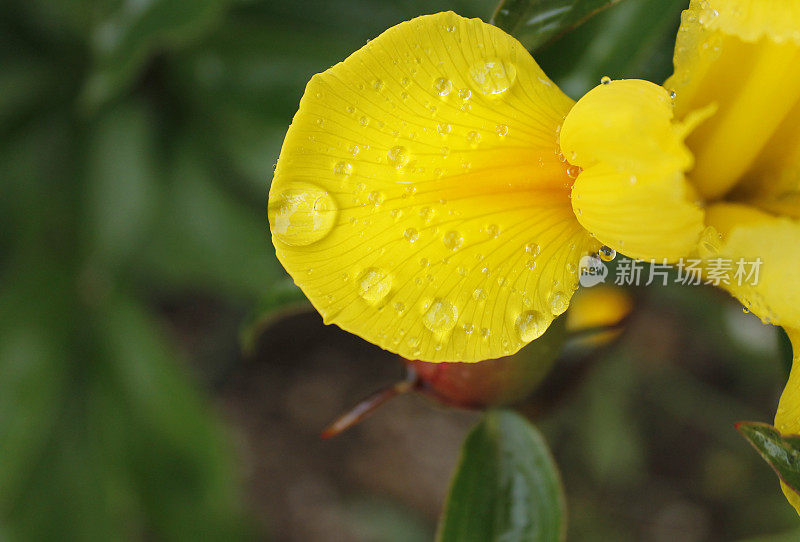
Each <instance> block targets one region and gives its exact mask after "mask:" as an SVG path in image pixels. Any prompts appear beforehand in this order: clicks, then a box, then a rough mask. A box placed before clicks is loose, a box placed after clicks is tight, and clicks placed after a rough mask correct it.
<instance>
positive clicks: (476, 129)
mask: <svg viewBox="0 0 800 542" xmlns="http://www.w3.org/2000/svg"><path fill="white" fill-rule="evenodd" d="M572 104H573V102H572V101H571V100H570V99H569V98H568V97H566V96H565V95H564V94H563V93H561V91H560V90H558V88H557V87H555V85H553V83H552V82H550V80H548V79H547V78H546V77H545V75H544V74H543V73H542V71H541V69H539V67H538V66H537V65H536V63H535V62H534V60H533V58H532V57H531V56H530V55H529V54H528V52H527V51H526V50H525V49H524V48H523V47H522V45H520V44H519V43H518V42H517V41H516V40H514V39H513V38H511V37H510V36H508V35H506V34H505V33H503V32H502V31H500V30H499V29H497V28H495V27H493V26H490V25H487V24H485V23H483V22H481V21H479V20H477V19H475V20H468V19H464V18H462V17H459V16H457V15H455V14H453V13H441V14H437V15H430V16H424V17H420V18H417V19H414V20H412V21H409V22H405V23H402V24H400V25H398V26H396V27H394V28H391V29H389V30H388V31H386V32H385V33H383V34H382V35H381V36H379V37H378V38H377V39H375V40H372V41H371V42H370V43H369V44H367V45H366V46H365V47H364V48H362V49H361V50H359V51H357V52H356V53H354V54H353V55H351V56H350V57H349V58H348V59H347V60H345V61H344V62H342V63H340V64H337V65H336V66H334V67H333V68H331V69H329V70H328V71H326V72H325V73H323V74H319V75H317V76H315V77H314V78H313V79H312V80H311V82H310V83H309V85H308V87H307V89H306V92H305V95H304V96H303V99H302V101H301V104H300V110H299V111H298V113H297V115H296V116H295V118H294V121H293V123H292V126H291V128H290V129H289V132H288V133H287V136H286V140H285V142H284V145H283V149H282V151H281V156H280V159H279V161H278V166H277V169H276V172H275V178H274V180H273V184H272V187H271V189H270V198H269V219H270V226H271V229H272V234H273V243H274V244H275V248H276V252H277V254H278V258H279V259H280V261H281V262H282V263H283V265H284V267H285V268H286V269H287V270H288V271H289V273H290V274H291V275H292V277H293V278H294V280H295V282H296V283H297V284H298V285H299V286H300V287H301V288H302V289H303V291H304V292H305V293H306V295H307V296H308V298H309V299H310V300H311V302H312V303H313V304H314V306H315V307H316V308H317V309H318V310H319V311H320V313H321V314H322V315H323V317H324V318H325V320H326V322H330V323H335V324H337V325H339V326H340V327H342V328H343V329H345V330H347V331H350V332H352V333H355V334H357V335H359V336H361V337H363V338H364V339H366V340H368V341H370V342H373V343H375V344H378V345H379V346H381V347H383V348H386V349H388V350H391V351H393V352H396V353H398V354H400V355H402V356H404V357H406V358H409V359H419V360H424V361H479V360H483V359H489V358H496V357H500V356H504V355H508V354H511V353H513V352H515V351H517V350H518V349H519V348H520V347H521V346H522V345H524V344H525V343H527V342H529V341H531V340H533V339H535V338H537V337H538V336H539V335H540V334H541V333H543V332H544V330H545V329H546V328H547V326H548V325H549V324H550V322H551V321H552V320H553V318H554V317H555V316H556V315H558V314H561V313H562V312H564V310H566V308H567V304H568V303H569V299H570V297H571V296H572V292H573V291H574V289H575V287H576V285H577V280H578V275H577V269H576V267H577V264H578V261H579V259H580V257H581V256H582V255H583V254H585V253H587V252H589V251H591V250H595V249H596V248H597V247H598V246H599V245H598V244H597V242H596V241H594V240H593V239H591V238H590V236H589V235H588V233H587V232H586V231H585V230H583V229H582V228H581V227H580V225H579V224H578V222H577V221H576V220H575V216H574V214H573V212H572V209H571V206H570V201H569V189H570V187H571V185H572V182H573V179H572V178H571V177H570V176H569V173H570V167H569V164H567V163H565V161H564V160H563V157H562V156H561V155H560V153H559V148H558V141H557V139H558V126H559V125H560V124H561V123H562V121H563V119H564V116H565V115H566V113H567V112H568V111H569V109H570V107H571V106H572Z"/></svg>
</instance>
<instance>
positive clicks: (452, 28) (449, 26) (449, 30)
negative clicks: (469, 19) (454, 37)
mask: <svg viewBox="0 0 800 542" xmlns="http://www.w3.org/2000/svg"><path fill="white" fill-rule="evenodd" d="M444 29H445V30H447V31H448V32H451V33H452V32H455V31H456V27H455V25H452V24H449V25H447V26H445V27H444Z"/></svg>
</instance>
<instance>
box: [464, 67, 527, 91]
mask: <svg viewBox="0 0 800 542" xmlns="http://www.w3.org/2000/svg"><path fill="white" fill-rule="evenodd" d="M469 76H470V79H471V80H472V83H473V85H474V87H475V89H476V90H477V91H478V92H480V93H481V94H483V95H485V96H500V95H502V94H503V93H505V92H506V91H507V90H508V89H509V88H511V85H513V84H514V81H515V80H516V79H517V67H516V66H515V65H514V64H512V63H511V62H503V61H502V60H498V59H488V60H482V61H478V62H476V63H475V64H473V65H472V66H470V68H469Z"/></svg>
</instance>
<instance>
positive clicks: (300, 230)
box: [267, 182, 338, 246]
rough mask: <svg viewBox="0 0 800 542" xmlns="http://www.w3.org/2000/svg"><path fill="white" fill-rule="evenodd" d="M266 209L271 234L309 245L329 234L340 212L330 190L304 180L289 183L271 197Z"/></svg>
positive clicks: (288, 242)
mask: <svg viewBox="0 0 800 542" xmlns="http://www.w3.org/2000/svg"><path fill="white" fill-rule="evenodd" d="M267 211H268V212H267V214H268V218H269V224H270V229H271V231H272V234H273V235H274V236H275V237H276V238H277V239H278V240H279V241H281V242H283V243H285V244H287V245H291V246H304V245H310V244H311V243H315V242H317V241H319V240H320V239H322V238H323V237H325V236H326V235H328V233H330V231H331V230H332V229H333V226H334V225H335V222H336V216H337V214H338V208H337V206H336V202H335V201H334V199H333V197H332V196H331V195H330V194H329V193H328V192H327V191H325V190H323V189H322V188H320V187H318V186H315V185H313V184H311V183H305V182H294V183H290V188H286V189H284V190H282V191H280V192H278V193H277V194H275V195H274V196H273V197H271V198H270V202H269V205H268V209H267Z"/></svg>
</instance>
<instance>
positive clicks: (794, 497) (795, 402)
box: [775, 328, 800, 514]
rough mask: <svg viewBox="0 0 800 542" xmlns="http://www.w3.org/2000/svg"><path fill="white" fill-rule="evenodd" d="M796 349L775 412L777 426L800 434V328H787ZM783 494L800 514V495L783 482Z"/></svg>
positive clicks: (785, 433)
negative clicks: (790, 369) (787, 379)
mask: <svg viewBox="0 0 800 542" xmlns="http://www.w3.org/2000/svg"><path fill="white" fill-rule="evenodd" d="M786 333H788V334H789V339H790V340H791V341H792V348H793V349H794V360H793V361H792V371H791V373H790V374H789V381H788V382H787V383H786V387H785V388H784V389H783V393H782V394H781V400H780V402H779V403H778V412H777V413H776V414H775V428H776V429H777V430H778V431H780V432H781V433H783V434H784V435H800V329H790V328H786ZM781 487H782V489H783V494H784V495H786V498H787V499H788V501H789V503H790V504H791V505H792V506H794V509H795V510H796V511H797V512H798V514H800V495H798V494H797V493H795V492H794V491H792V490H791V489H790V488H789V487H787V486H786V484H784V483H781Z"/></svg>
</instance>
